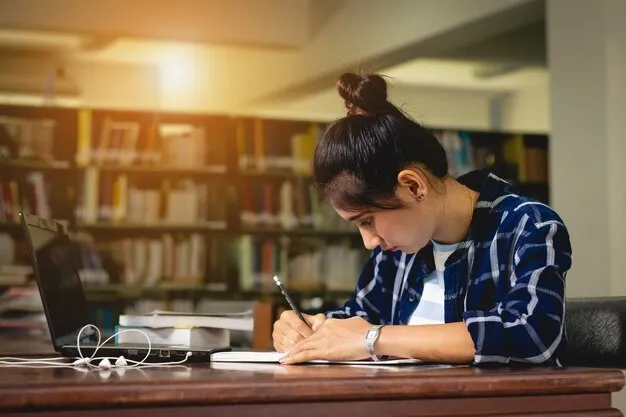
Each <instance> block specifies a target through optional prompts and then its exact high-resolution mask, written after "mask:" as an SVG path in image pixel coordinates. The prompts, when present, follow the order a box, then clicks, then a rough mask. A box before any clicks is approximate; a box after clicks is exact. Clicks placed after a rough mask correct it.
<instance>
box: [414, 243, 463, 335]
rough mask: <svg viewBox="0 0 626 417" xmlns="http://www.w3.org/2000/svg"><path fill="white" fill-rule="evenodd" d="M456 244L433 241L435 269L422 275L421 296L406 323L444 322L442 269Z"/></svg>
mask: <svg viewBox="0 0 626 417" xmlns="http://www.w3.org/2000/svg"><path fill="white" fill-rule="evenodd" d="M458 246H459V244H458V243H453V244H451V245H442V244H441V243H437V242H434V241H433V255H434V258H435V270H434V271H433V272H431V273H430V275H428V276H427V277H424V291H423V292H422V298H421V299H420V301H419V302H418V303H417V307H416V308H415V311H414V312H413V314H412V315H411V318H410V319H409V323H408V324H410V325H415V324H442V323H445V309H444V294H445V285H444V281H443V271H444V269H445V265H446V261H447V260H448V258H449V257H450V255H452V253H453V252H454V251H455V250H456V248H457V247H458Z"/></svg>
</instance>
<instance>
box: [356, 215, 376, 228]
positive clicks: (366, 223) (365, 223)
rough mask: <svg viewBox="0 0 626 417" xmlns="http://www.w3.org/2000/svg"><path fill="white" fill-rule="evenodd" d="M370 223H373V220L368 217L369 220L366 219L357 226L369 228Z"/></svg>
mask: <svg viewBox="0 0 626 417" xmlns="http://www.w3.org/2000/svg"><path fill="white" fill-rule="evenodd" d="M372 223H373V219H372V218H371V217H369V218H367V219H364V220H361V221H360V222H359V226H360V227H366V226H371V225H372Z"/></svg>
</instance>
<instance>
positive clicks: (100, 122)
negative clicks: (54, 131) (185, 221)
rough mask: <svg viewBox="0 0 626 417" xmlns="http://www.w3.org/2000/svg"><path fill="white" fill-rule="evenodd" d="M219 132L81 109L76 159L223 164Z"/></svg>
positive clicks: (161, 165) (128, 163) (80, 161)
mask: <svg viewBox="0 0 626 417" xmlns="http://www.w3.org/2000/svg"><path fill="white" fill-rule="evenodd" d="M135 118H136V117H135ZM207 129H209V130H210V132H207ZM209 133H212V135H211V136H212V137H209ZM221 135H223V132H222V131H220V130H219V129H212V128H211V126H208V127H207V126H205V125H197V124H193V123H162V122H157V121H151V122H149V123H148V124H146V123H145V122H143V124H142V121H140V120H133V116H126V117H124V118H123V120H121V119H119V118H118V117H116V116H112V115H109V114H106V113H105V114H102V113H101V112H94V111H91V110H88V109H82V110H80V111H79V116H78V140H77V143H78V145H77V152H76V156H75V159H76V163H77V165H79V166H89V165H97V166H106V165H109V166H118V167H129V166H143V167H157V168H170V169H194V168H205V167H206V166H207V165H208V164H214V165H219V166H224V167H225V164H226V147H225V144H224V142H225V138H224V137H222V136H221Z"/></svg>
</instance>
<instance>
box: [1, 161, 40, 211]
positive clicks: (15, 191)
mask: <svg viewBox="0 0 626 417" xmlns="http://www.w3.org/2000/svg"><path fill="white" fill-rule="evenodd" d="M50 188H51V187H50V186H49V184H46V181H45V179H44V175H43V174H42V173H41V172H38V171H36V172H29V173H28V174H26V175H25V176H24V178H23V180H22V181H18V180H16V179H8V178H4V177H3V176H2V175H0V223H7V222H17V221H19V217H18V214H19V212H20V210H23V211H25V212H28V213H31V214H35V215H38V216H41V217H45V218H52V209H51V207H50V201H49V200H50Z"/></svg>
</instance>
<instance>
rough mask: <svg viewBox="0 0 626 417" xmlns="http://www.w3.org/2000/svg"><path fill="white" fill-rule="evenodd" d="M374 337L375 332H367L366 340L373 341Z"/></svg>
mask: <svg viewBox="0 0 626 417" xmlns="http://www.w3.org/2000/svg"><path fill="white" fill-rule="evenodd" d="M375 337H376V330H370V331H369V332H367V338H368V339H373V338H375Z"/></svg>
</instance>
